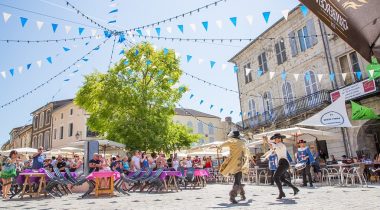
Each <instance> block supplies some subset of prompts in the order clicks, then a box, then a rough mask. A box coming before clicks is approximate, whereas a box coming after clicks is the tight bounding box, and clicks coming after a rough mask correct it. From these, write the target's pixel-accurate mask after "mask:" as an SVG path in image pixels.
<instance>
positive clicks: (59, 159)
mask: <svg viewBox="0 0 380 210" xmlns="http://www.w3.org/2000/svg"><path fill="white" fill-rule="evenodd" d="M57 168H58V169H59V171H60V172H65V168H66V162H65V161H64V160H63V157H62V155H58V157H57Z"/></svg>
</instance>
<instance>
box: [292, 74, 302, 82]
mask: <svg viewBox="0 0 380 210" xmlns="http://www.w3.org/2000/svg"><path fill="white" fill-rule="evenodd" d="M293 76H294V79H295V80H296V82H297V81H298V77H299V76H300V74H293Z"/></svg>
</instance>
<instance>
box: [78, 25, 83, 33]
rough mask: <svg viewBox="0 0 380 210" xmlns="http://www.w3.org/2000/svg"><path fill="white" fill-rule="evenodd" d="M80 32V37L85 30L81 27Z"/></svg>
mask: <svg viewBox="0 0 380 210" xmlns="http://www.w3.org/2000/svg"><path fill="white" fill-rule="evenodd" d="M78 31H79V35H82V33H83V31H84V28H81V27H79V28H78Z"/></svg>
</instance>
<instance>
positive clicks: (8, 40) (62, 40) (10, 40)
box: [0, 35, 100, 44]
mask: <svg viewBox="0 0 380 210" xmlns="http://www.w3.org/2000/svg"><path fill="white" fill-rule="evenodd" d="M97 37H100V36H99V35H96V36H84V37H74V38H66V39H46V40H18V39H1V40H0V42H6V43H28V44H29V43H48V42H67V41H77V40H86V39H92V38H97Z"/></svg>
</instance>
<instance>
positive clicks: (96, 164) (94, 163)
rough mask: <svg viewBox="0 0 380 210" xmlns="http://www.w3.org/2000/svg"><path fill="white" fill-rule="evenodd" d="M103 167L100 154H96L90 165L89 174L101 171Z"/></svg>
mask: <svg viewBox="0 0 380 210" xmlns="http://www.w3.org/2000/svg"><path fill="white" fill-rule="evenodd" d="M101 166H102V165H101V163H100V160H99V154H98V153H94V155H93V157H92V159H91V160H90V161H89V163H88V167H89V170H88V173H89V174H91V173H92V172H94V171H99V168H100V167H101Z"/></svg>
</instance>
